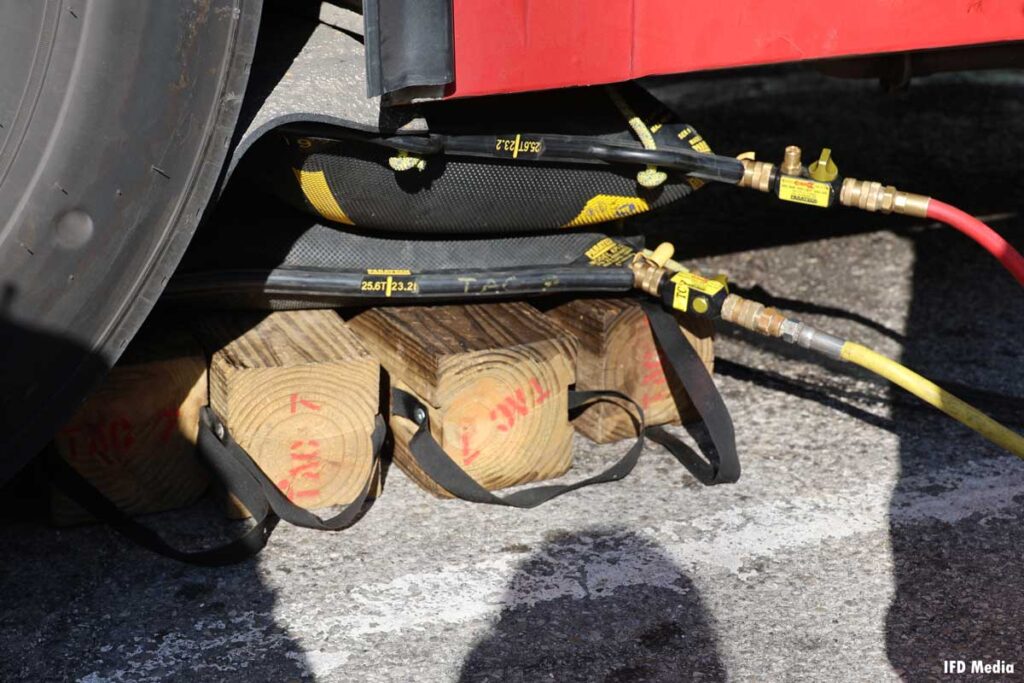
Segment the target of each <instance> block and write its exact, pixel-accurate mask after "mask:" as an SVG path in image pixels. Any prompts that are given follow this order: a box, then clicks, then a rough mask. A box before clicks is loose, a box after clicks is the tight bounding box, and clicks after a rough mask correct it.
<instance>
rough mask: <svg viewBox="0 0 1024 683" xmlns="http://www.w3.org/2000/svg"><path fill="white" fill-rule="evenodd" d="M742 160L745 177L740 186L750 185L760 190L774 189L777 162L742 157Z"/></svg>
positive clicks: (768, 190)
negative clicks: (773, 182) (773, 179)
mask: <svg viewBox="0 0 1024 683" xmlns="http://www.w3.org/2000/svg"><path fill="white" fill-rule="evenodd" d="M740 161H741V162H742V163H743V177H742V178H741V179H740V182H739V183H738V185H739V186H740V187H749V188H750V189H752V190H757V191H758V192H771V191H772V176H773V175H774V173H775V164H772V163H769V162H767V161H757V160H756V159H743V158H741V159H740Z"/></svg>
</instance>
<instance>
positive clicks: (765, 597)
mask: <svg viewBox="0 0 1024 683" xmlns="http://www.w3.org/2000/svg"><path fill="white" fill-rule="evenodd" d="M1022 92H1024V76H1022V75H1021V74H1016V73H1008V72H994V73H989V74H975V75H947V76H937V77H931V78H927V79H921V80H920V81H915V82H914V84H913V85H912V87H911V88H910V90H909V91H907V92H901V93H897V94H894V95H885V94H882V93H879V92H878V91H877V86H876V85H875V84H873V83H870V82H859V81H837V80H827V79H825V78H824V77H821V76H817V75H815V74H813V73H804V72H798V71H789V70H770V71H767V72H758V73H754V74H751V75H748V76H745V77H743V78H729V79H708V78H703V79H699V80H696V81H693V82H691V83H688V84H686V85H685V87H674V88H671V89H670V92H669V95H670V97H671V99H673V101H674V102H675V106H676V107H677V108H678V109H679V110H680V111H681V112H684V118H685V119H686V120H687V121H689V122H691V123H693V124H695V125H697V127H698V129H700V130H701V131H702V132H703V133H704V135H705V137H706V138H707V139H708V140H710V141H712V143H714V144H716V149H720V151H722V152H726V153H731V154H735V153H738V152H740V151H743V149H745V148H747V147H756V148H757V149H758V150H761V151H762V152H763V154H764V155H767V154H771V155H772V156H775V155H777V154H780V153H781V150H782V148H783V146H784V145H785V144H788V143H798V144H803V145H804V146H805V147H806V148H807V149H816V148H817V146H820V145H822V144H826V145H829V146H831V147H832V148H833V149H834V151H835V155H836V159H837V161H838V163H839V165H840V168H841V169H843V170H844V171H845V172H846V173H848V174H850V175H856V176H858V177H880V178H885V179H887V180H889V181H891V182H894V183H895V184H897V185H900V186H904V187H906V188H907V189H911V190H918V191H921V192H928V193H931V194H934V195H935V196H937V197H941V198H943V199H944V200H946V201H949V202H951V203H955V204H958V205H960V206H962V207H963V208H964V209H966V210H968V211H971V212H973V213H976V214H978V215H982V216H987V217H989V218H990V219H991V220H992V221H993V224H994V225H995V226H996V227H997V228H998V229H999V230H1000V231H1001V232H1002V233H1003V234H1004V235H1005V236H1006V237H1007V238H1008V239H1010V241H1011V242H1013V243H1015V244H1017V245H1024V220H1022V219H1021V208H1022V205H1024V193H1022V192H1021V190H1022V189H1024V188H1022V179H1021V178H1022V174H1021V173H1020V171H1021V162H1020V159H1021V157H1022V151H1024V143H1022V142H1021V141H1022V139H1024V135H1022V134H1024V98H1022V97H1021V94H1022ZM741 138H742V139H741ZM638 223H639V224H642V225H643V226H644V227H645V228H646V229H649V230H652V231H655V232H662V233H667V234H671V235H672V236H673V238H674V241H676V242H677V245H678V247H679V253H681V254H682V255H683V256H684V258H687V259H688V260H689V261H690V262H691V263H693V264H694V265H696V266H698V267H700V268H701V269H704V270H707V271H718V270H721V271H724V272H726V273H728V274H729V275H730V277H731V279H732V280H733V282H735V283H736V284H737V285H738V286H740V287H743V288H746V289H748V290H753V291H756V292H758V295H759V296H761V297H762V298H768V297H777V298H778V299H779V301H778V304H779V305H780V306H781V307H782V308H786V309H788V310H791V311H794V312H795V313H797V314H799V316H800V317H801V318H803V319H804V320H807V321H808V322H812V323H814V324H816V325H818V326H820V327H822V328H824V329H827V330H830V331H832V332H834V333H835V334H838V335H842V336H849V337H852V338H855V339H857V340H859V341H861V342H862V343H866V344H868V345H870V346H874V347H875V348H878V349H879V350H881V351H883V352H885V353H888V354H892V355H895V356H896V357H899V358H902V359H903V361H904V362H905V363H907V364H908V365H910V366H911V367H914V368H915V369H917V370H919V371H921V372H922V373H924V374H926V375H928V376H930V377H932V378H934V379H936V380H939V381H941V383H945V384H946V385H948V386H950V387H952V388H954V389H955V390H956V391H957V392H959V393H960V394H961V395H962V396H963V397H964V398H967V399H969V400H971V401H973V402H975V403H976V404H977V405H979V406H980V407H983V408H984V409H986V410H987V411H988V412H990V413H991V414H993V415H994V416H996V417H997V418H998V419H1001V420H1003V421H1005V422H1006V423H1007V424H1010V425H1011V426H1013V427H1014V428H1016V429H1017V430H1021V429H1024V362H1022V359H1024V345H1022V343H1021V335H1022V331H1024V294H1022V293H1021V291H1020V290H1019V289H1018V288H1017V287H1016V286H1015V285H1014V284H1013V282H1012V280H1011V279H1010V277H1009V276H1007V275H1006V274H1004V273H1003V272H1002V271H1001V270H1000V269H999V267H998V265H996V264H995V263H994V261H992V260H991V259H990V258H989V257H988V256H987V255H986V254H984V253H983V252H982V251H981V250H980V249H979V248H977V247H976V246H974V245H973V244H972V243H970V242H969V241H968V240H967V239H966V238H963V237H962V236H960V235H958V234H956V233H955V232H953V231H951V230H948V229H944V228H940V227H937V226H934V225H930V224H928V223H927V222H925V221H915V220H911V219H905V218H898V217H888V218H887V217H878V216H869V215H864V214H858V213H855V212H852V211H837V212H830V213H818V212H816V211H814V210H812V209H804V208H802V207H790V206H780V205H778V204H777V203H772V202H770V201H768V200H767V199H765V198H764V197H763V196H760V195H756V194H752V193H747V194H744V193H739V192H733V191H730V190H729V189H726V188H708V189H706V190H703V191H702V192H700V193H698V194H697V195H696V196H694V197H693V198H691V199H690V200H689V201H687V202H686V203H685V204H681V205H679V206H675V207H671V208H669V209H667V210H665V211H662V212H660V213H658V214H654V215H651V216H649V217H644V218H642V219H640V220H639V221H638ZM757 288H759V289H757ZM858 316H859V317H858ZM717 351H718V354H719V359H720V360H719V363H718V367H717V372H716V381H717V382H718V385H719V387H720V388H721V391H722V393H723V395H724V397H725V399H726V402H727V403H728V404H729V406H730V408H731V410H732V415H733V419H734V422H735V424H736V428H737V440H738V445H739V449H740V453H741V457H742V458H743V464H744V472H743V477H742V479H741V481H740V482H739V483H737V484H735V485H731V486H721V487H715V488H704V487H701V486H699V485H698V484H697V483H696V482H695V481H694V480H693V479H692V478H690V477H689V476H688V475H687V474H686V473H685V471H684V470H683V469H682V468H680V467H679V466H678V464H677V463H676V462H675V461H674V460H673V459H672V458H671V457H670V456H669V455H668V454H666V453H665V452H664V451H662V450H661V449H660V448H658V447H656V446H651V447H649V449H648V451H647V452H646V453H645V454H644V457H643V459H642V461H641V464H640V465H639V466H638V468H637V470H636V472H635V473H634V474H633V475H632V476H631V477H630V478H628V479H627V480H625V481H623V482H621V483H617V484H613V485H605V486H600V487H594V488H591V489H588V490H584V491H580V492H578V493H576V494H575V495H570V496H566V497H563V498H561V499H558V500H556V501H554V502H552V503H549V504H547V505H545V506H543V507H541V508H539V509H536V510H532V511H525V512H523V511H515V510H504V509H491V508H487V507H484V506H475V505H470V504H466V503H461V502H456V501H440V500H436V499H434V498H432V497H431V496H429V495H428V494H426V493H424V492H423V491H421V490H419V489H418V488H417V487H416V486H415V485H413V484H412V483H411V482H410V481H409V480H407V479H405V478H404V477H403V476H402V475H401V473H400V472H398V470H397V469H393V470H392V471H391V476H389V478H388V480H387V485H386V489H385V492H384V495H383V496H382V497H381V498H380V499H379V501H378V502H377V503H376V504H375V505H374V506H373V508H372V509H371V510H370V511H369V512H368V513H367V515H366V516H365V518H364V519H363V520H362V521H361V522H360V523H359V524H358V525H356V526H355V527H354V528H352V529H351V530H348V531H345V532H343V533H339V534H323V533H317V532H313V531H306V530H300V529H295V528H290V527H287V526H284V525H282V526H281V527H279V529H278V530H277V532H276V533H275V535H274V537H273V538H272V540H271V542H270V545H269V546H268V548H267V549H266V550H265V551H264V552H263V554H262V555H261V556H260V557H259V558H257V559H256V560H253V561H250V562H247V563H245V564H242V565H239V566H235V567H230V568H226V569H214V570H210V569H198V568H192V567H185V566H182V565H179V564H176V563H174V562H172V561H169V560H164V559H161V558H157V557H154V556H152V555H149V554H148V553H146V552H145V551H143V550H140V549H138V548H135V547H132V546H130V545H127V544H126V543H124V542H122V541H121V540H119V539H118V538H117V537H115V536H114V535H113V534H112V533H111V532H109V531H108V530H106V529H104V528H102V527H82V528H75V529H65V530H51V529H48V528H46V527H43V526H39V525H37V524H32V523H28V522H19V521H6V522H3V523H2V524H0V543H2V545H3V548H4V553H3V557H2V559H0V587H2V594H3V596H4V598H3V601H2V602H0V679H2V680H5V681H13V680H34V681H40V680H77V681H89V682H99V681H154V680H255V681H261V680H275V681H284V680H317V681H355V680H358V681H455V680H459V681H524V682H525V681H529V682H533V681H545V680H551V681H577V680H579V681H686V680H704V681H716V680H735V681H818V680H831V681H865V680H879V681H882V680H901V679H902V680H909V681H918V680H971V679H972V677H971V676H944V675H943V674H942V662H943V660H947V659H962V660H967V661H968V662H970V661H971V660H974V659H982V660H985V661H987V662H990V663H994V662H996V661H997V660H1002V661H1003V662H1007V663H1013V664H1014V666H1015V673H1014V674H1008V675H988V676H984V677H977V680H986V681H994V680H1020V679H1021V678H1024V674H1022V673H1021V671H1024V637H1022V635H1021V624H1022V622H1024V524H1022V522H1024V462H1022V461H1020V460H1017V459H1015V458H1013V457H1012V456H1010V455H1007V454H1005V453H1003V452H1001V451H999V450H998V449H997V448H995V447H994V446H991V445H989V444H988V443H987V442H985V441H983V440H982V439H980V438H979V437H977V436H975V435H974V434H973V433H971V432H969V431H967V430H965V429H964V428H961V427H959V426H958V425H956V424H954V423H952V422H951V421H949V420H947V419H946V418H945V417H944V416H942V415H940V414H938V413H936V412H935V411H932V410H930V409H928V408H926V407H922V406H920V405H918V404H917V403H916V402H915V401H914V400H912V399H911V398H909V397H907V396H906V395H903V394H901V393H899V392H898V391H897V390H895V389H892V388H890V387H889V386H887V385H886V384H884V383H881V382H879V381H877V380H875V379H874V378H872V377H870V376H868V375H867V374H866V373H863V372H859V371H857V370H854V369H851V368H848V367H840V366H839V365H838V364H834V363H822V362H819V361H818V360H816V359H814V358H811V357H809V356H808V355H806V354H805V353H803V352H801V351H799V350H793V349H788V348H784V347H783V346H781V345H779V344H770V343H764V342H763V341H762V340H759V339H753V338H752V337H750V336H748V335H746V334H742V333H738V332H735V331H730V330H721V334H720V337H719V345H718V349H717ZM682 434H683V435H684V438H686V439H689V437H688V436H686V435H685V432H682ZM622 447H623V446H622V445H608V446H594V445H592V444H589V443H587V442H585V441H584V440H582V439H580V440H579V442H578V443H577V456H576V457H577V466H576V468H575V470H574V471H573V472H572V473H570V475H569V476H571V477H576V476H579V475H581V474H586V473H588V472H592V471H596V470H597V469H599V468H602V467H603V466H605V465H606V464H608V463H609V462H611V461H612V460H613V459H614V458H616V457H617V456H618V454H619V452H620V451H621V448H622ZM210 520H219V517H218V515H217V510H216V506H215V505H214V504H213V503H209V502H208V503H207V504H206V505H205V507H204V506H202V505H201V506H199V507H198V508H196V509H192V510H187V511H181V512H174V513H166V514H162V515H157V516H154V517H150V518H149V521H151V522H152V523H153V524H154V525H155V526H158V527H159V528H161V529H162V530H164V531H165V532H166V533H167V534H168V535H171V536H173V537H174V538H175V539H176V540H178V541H180V542H182V543H200V542H203V541H209V540H213V539H214V538H216V535H217V534H218V533H221V532H222V531H224V525H223V523H221V522H220V521H215V522H211V521H210Z"/></svg>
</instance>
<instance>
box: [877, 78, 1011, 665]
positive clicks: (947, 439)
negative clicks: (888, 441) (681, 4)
mask: <svg viewBox="0 0 1024 683" xmlns="http://www.w3.org/2000/svg"><path fill="white" fill-rule="evenodd" d="M941 94H942V95H944V96H943V97H942V99H941V100H936V101H942V102H944V103H946V104H944V105H943V111H944V114H945V116H946V121H944V122H943V124H942V131H943V137H945V138H946V139H957V138H962V139H964V140H971V142H970V145H971V146H972V147H973V148H975V149H974V150H973V151H972V152H971V155H972V156H976V157H977V158H979V159H981V158H983V159H984V160H985V161H984V163H983V164H980V165H978V166H974V165H968V166H966V167H964V168H963V170H962V172H961V173H960V174H959V180H960V183H959V184H958V186H957V187H956V188H955V189H951V192H950V196H949V198H948V199H946V198H945V197H943V199H944V200H945V201H948V202H950V203H953V204H956V205H958V206H961V207H963V208H964V209H965V210H967V211H968V212H971V213H974V214H982V215H983V214H989V215H991V214H1004V213H1006V214H1012V216H1011V218H1010V219H1008V220H1002V221H999V222H998V223H994V224H993V226H994V227H995V228H996V229H997V230H998V231H999V232H1000V233H1001V234H1002V235H1003V236H1004V237H1006V239H1007V240H1008V241H1009V242H1010V243H1011V244H1014V245H1016V246H1017V247H1018V248H1022V247H1024V218H1022V216H1024V195H1022V192H1021V190H1022V189H1024V188H1022V186H1021V179H1020V168H1021V162H1020V158H1021V152H1022V150H1021V145H1020V143H1019V140H1020V139H1021V133H1024V101H1022V99H1021V85H1020V83H1019V82H1018V83H1017V84H1016V86H1009V85H1008V86H1006V87H1002V88H998V87H990V88H988V89H987V90H985V91H977V92H975V91H968V92H966V93H963V94H962V95H961V96H960V97H957V96H955V93H954V92H952V91H949V92H947V93H941ZM938 95H939V94H937V96H938ZM982 107H983V108H984V109H983V111H984V116H979V112H980V111H982ZM922 123H923V122H922ZM994 126H999V129H998V130H993V127H994ZM985 131H991V133H992V134H986V132H985ZM936 132H938V131H936ZM954 153H955V152H954V150H950V154H951V155H952V154H954ZM914 242H915V251H916V256H917V258H916V261H915V267H914V280H913V290H912V298H911V306H910V312H909V316H908V319H907V325H906V344H905V346H904V350H903V358H902V360H903V362H904V363H905V364H907V365H909V366H910V367H913V368H916V369H918V370H919V371H920V372H922V374H925V375H926V376H929V375H930V376H941V377H944V378H948V379H949V380H952V381H954V382H956V383H959V384H965V385H968V386H970V387H972V388H974V389H977V390H981V392H988V393H990V394H1005V395H1007V398H1004V399H1003V400H1002V410H999V411H997V410H996V409H995V406H991V407H989V406H985V405H983V404H981V405H979V407H980V408H982V409H984V410H986V411H987V412H989V414H991V415H993V416H994V417H996V418H997V419H999V420H1002V421H1004V423H1005V424H1006V425H1007V426H1008V427H1010V428H1011V429H1014V430H1016V431H1018V432H1021V431H1024V410H1022V409H1021V405H1022V402H1021V396H1020V394H1021V393H1022V392H1021V391H1020V387H1021V382H1022V381H1024V338H1022V332H1024V290H1022V289H1021V288H1020V287H1019V286H1017V284H1016V283H1015V282H1014V281H1013V279H1012V277H1011V276H1010V275H1008V274H1007V273H1006V272H1005V271H1004V270H1003V269H1002V268H1001V267H1000V266H999V264H998V263H996V261H995V260H993V259H992V258H991V257H990V256H989V255H988V254H986V253H985V252H984V251H983V250H982V249H981V248H979V247H978V246H977V245H975V244H973V243H971V242H970V241H968V240H967V239H966V238H965V237H963V236H962V235H959V234H958V233H956V232H954V231H953V230H946V229H943V230H930V231H925V232H922V233H920V234H917V235H915V236H914ZM945 384H946V385H947V388H950V389H951V390H953V391H954V393H956V394H957V395H959V396H960V397H961V398H965V399H967V400H969V401H972V402H974V401H975V400H977V399H976V398H975V397H973V396H971V395H969V393H968V392H966V391H962V390H961V389H960V388H959V387H953V386H948V385H949V384H950V382H946V383H945ZM1013 395H1016V400H1015V401H1014V400H1011V399H1012V397H1013ZM893 418H894V419H895V420H896V421H897V422H901V423H903V424H904V425H905V426H906V427H908V428H911V431H910V432H909V433H908V435H906V436H904V438H903V439H902V440H901V449H900V479H899V481H898V483H897V484H896V487H895V489H894V491H893V495H892V503H891V508H890V533H891V538H892V552H893V562H894V574H895V576H894V578H895V584H896V586H895V587H896V592H895V596H894V598H893V601H892V605H891V606H890V608H889V613H888V616H887V620H886V632H887V651H888V655H889V659H890V662H891V663H892V664H893V666H894V667H895V668H896V669H897V671H898V672H900V673H901V674H902V675H903V676H904V678H905V679H906V680H920V679H921V678H922V677H923V676H925V675H932V676H934V677H936V678H938V677H941V675H942V660H945V659H954V660H966V662H967V666H968V667H970V662H971V661H972V660H984V661H985V662H987V663H995V662H996V661H997V660H1002V661H1004V662H1013V663H1015V675H1018V676H1019V675H1020V671H1021V669H1022V668H1024V638H1022V637H1021V615H1024V573H1022V572H1021V567H1024V547H1022V546H1021V545H1020V522H1021V511H1022V510H1024V496H1022V495H1020V494H1017V495H1016V496H1015V497H1014V496H1013V492H1014V490H1019V485H1020V482H1021V481H1022V480H1024V462H1021V461H1020V460H1017V459H1016V458H1014V457H1013V456H1012V455H1009V454H1008V453H1006V452H1005V451H1003V450H1001V449H999V448H998V447H996V446H993V445H991V444H989V443H988V442H987V441H985V440H983V439H982V438H981V437H979V436H977V435H976V434H974V433H973V432H970V431H968V430H967V429H966V428H964V427H961V426H959V425H957V424H954V423H952V422H950V421H949V420H947V419H946V418H945V417H944V416H942V415H939V414H938V413H936V412H934V411H931V413H930V414H928V413H920V412H919V411H912V410H909V409H908V408H907V407H905V406H904V405H903V404H902V403H896V404H895V405H894V409H893ZM951 471H956V472H958V473H960V474H957V475H953V476H951V475H950V474H949V473H950V472H951ZM964 472H966V474H964ZM957 479H959V480H960V481H957ZM953 486H958V488H959V490H958V491H957V492H956V493H955V494H953V495H950V494H948V493H945V492H946V491H948V490H949V489H950V488H951V487H953ZM1013 487H1017V488H1016V489H1014V488H1013ZM1004 490H1005V491H1006V496H1004V497H1003V499H1002V500H1001V502H1000V497H1001V496H1003V491H1004ZM928 495H933V496H936V497H938V496H944V497H945V498H946V504H945V505H944V507H943V509H942V510H941V511H940V512H939V514H938V515H937V517H939V519H935V520H932V519H929V520H927V521H924V520H920V519H913V515H912V513H908V510H912V507H913V506H919V505H921V501H922V499H924V500H926V501H927V500H928V498H927V496H928ZM922 497H924V498H922ZM908 517H909V519H908ZM968 672H970V668H968ZM968 678H970V679H974V680H981V679H982V678H985V679H993V678H999V679H1000V680H1003V678H1002V677H999V676H996V677H993V676H981V677H968ZM1011 678H1012V676H1011Z"/></svg>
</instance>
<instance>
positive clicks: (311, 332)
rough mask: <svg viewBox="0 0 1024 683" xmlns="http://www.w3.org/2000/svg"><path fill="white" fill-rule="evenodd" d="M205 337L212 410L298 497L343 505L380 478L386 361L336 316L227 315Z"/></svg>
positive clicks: (205, 329)
mask: <svg viewBox="0 0 1024 683" xmlns="http://www.w3.org/2000/svg"><path fill="white" fill-rule="evenodd" d="M199 333H200V336H201V338H202V340H203V343H204V345H206V347H207V349H209V350H212V356H211V360H210V407H211V409H212V410H213V411H214V413H215V414H216V415H217V416H219V417H220V419H221V420H223V421H224V424H225V426H227V428H228V431H229V432H230V433H231V435H232V437H233V438H234V439H235V441H237V442H238V444H239V445H240V446H241V447H242V448H244V449H245V450H246V451H247V452H248V453H249V455H250V456H252V458H253V460H254V461H255V462H256V463H257V464H258V465H259V466H260V467H261V468H262V469H263V471H264V472H266V473H267V475H268V476H269V477H270V478H271V480H272V481H274V482H275V483H276V484H277V485H278V487H279V488H280V489H281V491H282V492H284V493H285V495H287V496H288V498H289V499H290V500H291V501H292V502H294V503H295V504H297V505H299V506H301V507H304V508H308V509H317V508H322V507H328V506H332V505H344V504H347V503H350V502H352V501H353V500H354V499H355V498H356V497H357V496H358V494H359V492H360V491H362V489H363V487H364V486H365V485H366V482H367V480H368V478H371V477H377V476H378V475H379V472H378V471H377V469H378V468H375V467H374V466H373V445H372V434H373V427H374V418H375V417H376V415H377V414H378V412H379V404H380V365H379V364H378V363H377V361H376V360H375V359H374V358H373V357H372V356H371V355H370V354H369V353H368V352H367V351H366V349H365V348H364V347H363V345H362V344H360V342H359V340H358V339H357V338H356V336H355V335H354V334H352V332H351V330H349V329H348V327H347V326H346V325H345V323H344V322H343V321H342V320H341V318H340V317H339V316H338V314H337V313H335V312H334V311H329V310H319V311H281V312H277V313H271V314H270V315H265V316H262V315H261V316H255V317H254V316H252V315H246V314H233V315H232V314H225V315H221V316H218V317H215V318H208V319H205V320H203V321H201V322H200V324H199ZM374 485H375V484H374ZM236 504H237V503H236ZM239 508H240V506H239ZM240 510H244V508H240Z"/></svg>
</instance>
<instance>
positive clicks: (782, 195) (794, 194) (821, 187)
mask: <svg viewBox="0 0 1024 683" xmlns="http://www.w3.org/2000/svg"><path fill="white" fill-rule="evenodd" d="M779 199H781V200H783V201H787V202H796V203H797V204H807V205H808V206H820V207H821V208H823V209H827V208H828V207H829V206H830V205H831V204H832V186H831V185H829V184H828V183H821V182H818V181H817V180H808V179H807V178H794V177H792V176H782V177H781V178H779Z"/></svg>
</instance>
